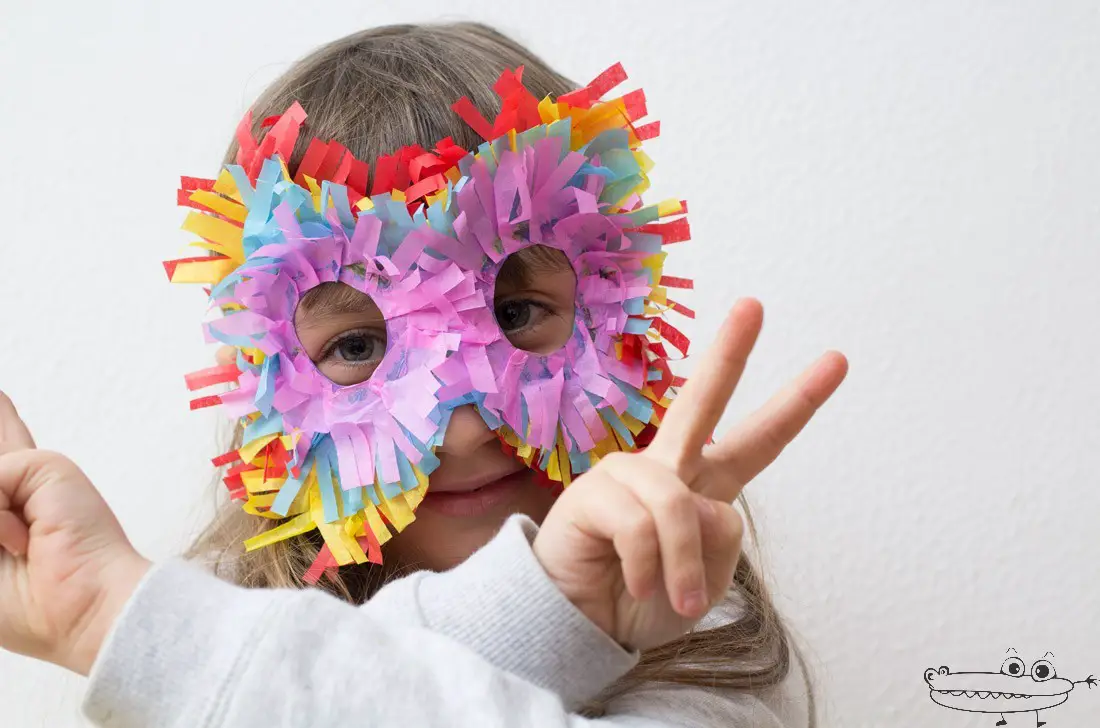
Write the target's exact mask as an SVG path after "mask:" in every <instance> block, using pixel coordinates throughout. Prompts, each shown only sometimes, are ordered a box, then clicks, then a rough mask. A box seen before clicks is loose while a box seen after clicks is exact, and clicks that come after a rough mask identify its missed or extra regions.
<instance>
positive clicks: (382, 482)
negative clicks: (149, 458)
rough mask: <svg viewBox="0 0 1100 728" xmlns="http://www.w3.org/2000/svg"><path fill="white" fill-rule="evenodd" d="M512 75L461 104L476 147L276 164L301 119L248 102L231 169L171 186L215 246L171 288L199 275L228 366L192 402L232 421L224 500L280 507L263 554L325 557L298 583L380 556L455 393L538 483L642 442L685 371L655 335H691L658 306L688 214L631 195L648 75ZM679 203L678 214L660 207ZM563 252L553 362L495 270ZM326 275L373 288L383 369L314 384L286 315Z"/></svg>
mask: <svg viewBox="0 0 1100 728" xmlns="http://www.w3.org/2000/svg"><path fill="white" fill-rule="evenodd" d="M522 71H523V69H522V67H521V68H519V69H517V70H515V71H507V72H505V73H503V74H502V75H501V77H500V79H499V80H498V82H497V83H496V85H495V86H494V89H495V90H496V91H497V93H498V94H499V95H500V96H501V99H502V111H501V113H500V114H499V115H498V116H497V118H496V119H495V120H494V121H493V122H492V123H490V122H489V121H487V120H485V119H484V118H482V117H481V115H480V114H479V113H478V112H477V111H476V110H475V109H474V107H473V105H472V103H471V102H470V101H469V100H468V99H466V98H463V99H461V100H459V101H458V102H457V103H455V104H454V105H453V107H452V108H453V109H454V111H455V112H456V113H457V114H458V115H459V116H460V117H461V118H462V119H463V120H465V121H466V123H468V124H469V125H470V126H471V127H472V128H473V129H474V130H475V131H476V132H477V133H478V134H479V136H481V137H482V138H483V139H485V142H484V143H483V144H481V145H480V146H479V147H478V148H477V149H476V150H469V151H467V150H464V149H461V148H459V147H457V146H455V145H454V144H453V142H452V141H451V139H450V138H447V139H443V140H441V141H440V142H439V143H438V144H437V145H436V147H435V148H434V149H433V150H431V151H427V150H424V149H421V148H420V147H417V146H410V147H405V148H403V149H401V150H398V151H397V152H396V153H394V154H393V155H389V156H385V157H382V158H380V159H378V160H376V161H375V162H374V165H373V169H371V168H370V167H369V166H368V164H367V163H366V162H364V161H362V160H358V159H355V158H354V157H353V156H352V155H351V153H350V152H348V151H347V150H346V149H345V148H344V147H343V146H341V145H340V144H339V143H338V142H335V141H332V142H327V143H326V142H322V141H320V140H317V139H313V140H312V141H311V143H310V145H309V146H308V148H307V151H306V153H305V155H304V157H303V158H302V160H301V163H300V164H299V165H298V168H297V169H296V170H295V171H294V173H293V175H292V174H291V172H290V171H289V170H288V168H287V166H286V161H285V160H287V159H289V158H290V154H291V151H292V150H293V148H294V145H295V142H296V141H297V139H298V135H299V133H300V132H301V130H302V127H303V124H304V122H305V119H306V114H305V111H304V110H303V109H302V108H301V107H300V106H298V105H297V103H295V105H293V106H291V107H290V108H289V109H288V110H287V111H286V112H285V113H283V114H282V115H280V116H278V117H273V118H270V119H267V120H265V121H264V122H263V123H262V124H261V130H262V131H261V135H260V139H258V140H257V139H254V138H253V136H252V131H251V129H252V120H251V117H250V116H246V117H245V118H244V120H242V122H241V124H240V126H239V128H238V131H237V135H238V139H239V142H240V151H239V153H238V155H237V164H235V165H226V166H225V168H224V169H223V170H222V171H221V173H220V175H219V176H218V177H217V179H216V180H202V179H194V178H187V177H185V178H183V180H182V185H181V190H180V193H179V201H180V204H181V205H185V206H188V207H191V208H194V210H193V211H192V212H191V213H190V214H189V215H188V217H187V219H186V221H185V223H184V225H183V228H184V229H185V230H188V231H190V232H192V233H194V234H196V235H198V236H199V237H200V238H202V240H201V241H199V242H195V243H194V244H193V245H195V246H197V247H199V248H203V249H205V250H207V251H209V254H208V255H203V256H200V257H191V258H184V259H182V260H174V261H169V262H167V263H165V267H166V269H167V271H168V276H169V279H170V280H172V281H173V282H176V283H204V284H208V285H209V286H210V288H209V289H208V291H209V296H210V301H211V305H212V306H217V307H219V308H220V310H221V312H222V314H223V315H222V316H221V317H220V318H217V319H215V320H212V321H210V322H209V323H207V324H205V331H206V335H207V339H208V340H209V341H220V342H223V343H225V344H229V345H232V346H234V347H237V348H238V356H237V362H236V364H235V365H232V366H219V367H212V368H210V369H205V370H203V371H200V372H196V373H194V374H191V375H189V376H188V377H187V384H188V387H189V388H190V389H192V390H197V389H201V388H205V387H209V386H213V385H216V384H225V383H232V384H235V387H233V388H232V389H231V390H230V391H228V392H226V393H223V394H215V395H210V396H206V397H200V398H198V399H196V400H193V401H192V403H191V407H192V409H196V408H199V407H206V406H212V405H220V406H221V407H222V408H223V409H224V411H225V412H226V413H227V414H228V415H229V416H230V417H233V418H237V419H239V420H240V423H241V424H242V425H243V428H244V433H243V440H242V442H243V444H242V446H241V447H240V448H239V449H237V450H234V451H232V452H229V453H226V454H224V455H222V456H219V457H217V458H214V461H213V462H214V464H215V465H217V466H223V465H228V466H230V467H229V468H228V472H227V475H226V477H225V482H226V485H227V486H228V488H229V491H230V494H231V496H232V497H233V498H235V499H238V500H241V501H243V507H244V508H245V510H247V511H248V512H249V513H252V514H254V515H256V516H257V517H263V518H269V519H273V521H279V523H277V524H273V527H272V528H271V529H270V530H268V531H266V532H264V533H263V534H261V535H259V536H256V537H255V538H252V539H250V540H248V541H247V542H246V548H248V549H254V548H259V547H262V546H265V545H267V544H271V543H273V542H276V541H279V540H281V539H285V538H289V537H292V536H296V535H300V534H303V533H307V532H309V531H312V530H314V529H319V530H320V532H321V534H322V536H323V537H324V544H325V545H324V548H323V549H322V551H321V553H320V555H319V556H318V558H317V561H316V562H315V563H314V564H313V566H312V567H311V568H310V570H309V572H308V573H307V574H306V578H307V579H308V580H309V581H315V580H316V579H317V578H319V577H320V575H321V574H322V573H324V572H325V570H327V569H333V568H336V567H337V566H339V565H342V564H350V563H363V562H367V561H370V562H375V563H380V562H381V559H382V554H381V546H382V544H384V543H385V542H386V541H387V540H388V539H389V538H391V536H392V531H394V530H396V531H401V530H402V529H403V528H404V527H405V526H407V525H408V524H409V523H410V522H411V521H412V520H413V518H414V511H415V509H416V507H417V506H418V504H419V503H420V501H421V500H422V499H423V497H424V494H425V491H426V489H427V488H428V487H429V484H430V476H431V473H432V471H433V470H434V469H435V467H436V466H437V465H438V464H439V460H438V459H437V458H436V456H435V454H434V451H435V449H436V448H437V447H438V446H439V445H440V444H441V443H442V441H443V436H444V433H445V432H446V428H447V423H448V420H449V418H450V415H451V413H452V412H453V410H454V408H455V407H458V406H461V405H464V404H472V405H474V406H476V408H477V411H478V412H479V413H480V415H481V417H482V418H483V419H484V420H485V422H486V424H487V425H488V427H490V428H491V429H493V430H494V431H496V433H497V434H498V436H499V437H500V439H501V441H502V443H504V444H505V446H506V447H507V448H509V449H510V450H511V451H513V452H514V454H515V456H516V457H518V458H521V459H522V460H523V461H524V462H525V463H527V465H528V466H529V467H531V468H533V469H536V470H538V471H540V472H542V473H544V474H545V476H546V478H547V479H548V481H550V482H554V483H560V484H561V486H563V487H564V486H568V485H569V483H570V482H571V480H572V479H573V478H575V477H576V476H577V475H579V474H581V473H583V472H585V471H586V470H588V469H589V468H591V467H592V465H593V464H595V463H596V462H598V461H599V459H600V458H601V457H603V456H605V455H607V454H608V453H610V452H614V451H619V450H634V449H636V448H637V447H639V446H641V445H644V444H645V443H646V442H648V439H649V437H651V436H652V432H653V429H654V428H655V426H656V425H657V424H658V423H659V422H660V419H661V416H662V415H663V413H664V411H665V409H666V408H667V406H668V404H669V401H668V397H669V396H670V395H671V393H672V390H671V389H670V388H671V387H674V386H675V385H678V384H679V383H680V382H679V381H678V380H677V378H676V377H674V376H673V375H672V373H671V371H670V369H669V366H668V363H667V359H668V351H667V350H666V348H665V343H667V344H670V345H671V346H673V347H675V348H676V349H677V350H679V351H680V352H681V353H683V354H686V353H687V348H688V342H687V340H686V338H685V337H684V336H683V335H682V334H681V333H680V332H679V331H678V330H677V329H675V328H674V327H673V326H672V325H670V324H669V323H668V322H666V321H665V319H664V318H663V315H664V314H665V313H667V312H668V311H670V310H675V311H677V312H679V313H681V314H683V315H687V316H692V315H693V314H692V312H691V311H690V310H689V309H687V308H686V307H684V306H682V305H680V304H678V303H676V302H674V301H672V300H670V299H669V298H668V294H667V289H669V288H691V282H690V281H688V280H686V279H683V278H674V277H670V276H665V275H663V273H662V269H663V262H664V257H665V253H664V252H663V246H665V245H668V244H671V243H676V242H679V241H683V240H686V239H687V238H688V226H687V220H686V218H684V217H682V215H683V214H684V213H686V205H685V204H684V203H683V202H681V201H677V200H669V201H665V202H661V203H660V204H655V205H643V204H642V202H641V199H640V194H641V193H642V192H643V191H644V190H645V189H647V187H648V184H649V182H648V178H647V172H648V171H649V170H650V168H651V166H652V164H651V162H650V160H649V158H648V157H647V156H646V155H645V154H644V152H642V151H641V143H642V141H644V140H646V139H648V138H651V137H654V136H656V135H657V133H658V131H659V126H658V123H657V122H653V123H651V124H646V125H642V126H636V125H635V122H636V121H637V120H638V119H640V118H641V117H643V116H644V115H645V114H646V110H645V97H644V95H643V93H642V92H641V91H640V90H638V91H634V92H631V93H628V94H626V95H624V96H621V97H619V98H615V99H612V100H609V101H603V100H600V99H601V97H602V96H603V95H604V94H606V93H607V92H608V91H609V90H610V89H612V88H614V87H615V86H617V85H618V84H619V83H620V82H621V81H623V80H624V79H625V78H626V74H625V73H624V72H623V69H622V67H621V66H620V65H615V66H613V67H612V68H610V69H608V70H607V71H605V72H604V73H603V74H601V75H600V76H599V77H597V78H596V80H594V81H593V82H592V83H590V84H588V85H587V86H585V87H584V88H581V89H579V90H577V91H574V92H571V93H569V94H566V95H563V96H559V97H558V98H557V99H552V98H550V97H547V98H544V99H542V100H539V99H536V98H535V97H534V96H533V95H532V94H531V93H530V92H529V91H528V90H527V89H526V88H525V87H524V86H523V83H522ZM667 217H676V219H674V220H672V221H663V222H661V221H659V220H660V219H661V218H667ZM532 245H544V246H547V247H550V248H555V249H557V250H560V251H562V252H563V253H564V254H565V256H566V257H567V258H568V260H569V262H570V264H571V265H572V267H573V270H574V272H575V274H576V279H577V284H576V311H575V316H574V322H573V331H572V335H571V336H570V337H569V340H568V341H567V342H566V343H565V345H564V346H563V347H562V348H561V349H559V350H558V351H556V352H553V353H550V354H535V353H531V352H528V351H523V350H521V349H517V348H516V347H515V346H513V345H512V343H511V342H509V341H508V339H507V338H506V337H505V336H504V335H503V333H502V332H501V329H500V327H499V326H498V324H497V321H496V320H495V317H494V309H493V298H494V284H495V280H496V276H497V273H498V272H499V270H500V267H501V265H502V264H503V262H504V261H505V259H506V258H507V257H508V256H509V255H510V254H512V253H514V252H516V251H517V250H520V249H523V248H526V247H528V246H532ZM327 282H339V283H344V284H346V285H348V286H351V287H352V288H354V289H356V290H358V291H361V292H363V293H365V294H368V295H369V296H370V297H371V298H372V299H373V301H374V302H375V303H376V304H377V306H378V308H379V309H380V310H381V312H382V315H383V317H384V318H385V328H386V335H387V336H386V339H387V345H386V350H385V354H384V356H383V358H382V360H381V362H380V364H379V365H378V366H377V368H376V369H375V371H374V372H373V374H371V376H370V377H369V378H368V379H366V381H363V382H361V383H358V384H352V385H347V386H340V385H337V384H334V383H333V382H332V381H330V380H329V379H328V378H326V377H325V376H324V375H322V374H321V373H320V372H319V371H318V369H317V367H316V365H315V364H314V363H313V362H312V361H311V360H310V358H309V356H308V355H307V353H306V352H305V351H304V349H303V347H302V345H301V342H300V340H299V338H298V334H297V332H296V331H295V327H294V314H295V310H296V308H297V305H298V302H299V300H300V299H301V297H302V296H303V295H304V294H305V293H306V292H307V291H309V290H310V289H312V288H313V287H315V286H317V285H319V284H321V283H327Z"/></svg>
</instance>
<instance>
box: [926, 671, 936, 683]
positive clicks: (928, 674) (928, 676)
mask: <svg viewBox="0 0 1100 728" xmlns="http://www.w3.org/2000/svg"><path fill="white" fill-rule="evenodd" d="M935 676H936V669H935V668H934V667H930V668H928V669H927V670H925V671H924V681H925V682H930V681H931V680H932V678H934V677H935Z"/></svg>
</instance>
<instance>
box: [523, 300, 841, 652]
mask: <svg viewBox="0 0 1100 728" xmlns="http://www.w3.org/2000/svg"><path fill="white" fill-rule="evenodd" d="M762 321H763V309H762V307H761V305H760V303H759V302H758V301H756V300H755V299H752V298H747V299H741V300H740V301H738V302H737V303H736V304H735V305H734V307H733V310H732V311H731V312H730V315H729V317H728V318H727V319H726V322H725V323H724V324H723V326H722V328H721V330H720V331H719V333H718V337H717V341H715V343H714V345H713V346H712V347H711V348H710V350H708V352H707V353H706V354H705V355H704V357H703V359H702V360H701V361H700V362H699V363H698V364H697V365H696V368H695V372H694V374H693V376H692V377H691V379H690V380H689V381H688V383H687V384H686V385H685V386H684V387H683V389H682V390H681V391H680V393H679V396H677V398H676V399H675V400H674V401H673V404H672V406H671V407H669V409H668V411H667V412H666V413H665V418H664V420H663V422H662V424H661V427H660V428H659V429H658V431H657V434H656V436H655V437H654V439H653V441H652V443H651V444H650V446H649V447H648V448H647V449H646V450H644V451H641V452H636V453H616V454H614V455H612V456H609V457H606V458H604V459H603V460H601V461H600V462H599V463H598V464H597V465H596V466H595V467H594V468H593V469H592V470H591V471H589V472H588V473H585V474H584V475H583V476H581V477H580V478H578V479H577V480H576V481H574V483H573V484H572V485H571V486H570V487H569V488H567V489H566V490H565V491H564V492H563V493H562V495H561V496H560V497H559V498H558V500H557V502H556V503H555V504H554V507H553V508H552V509H551V510H550V513H549V514H547V516H546V519H545V520H544V521H543V524H542V527H541V528H540V530H539V533H538V535H537V536H536V537H535V542H534V544H533V548H534V551H535V555H536V557H538V559H539V561H540V563H541V564H542V566H543V568H544V569H545V570H546V572H547V574H548V575H549V576H550V578H551V579H552V580H553V581H554V582H555V583H556V584H557V586H558V587H559V588H560V589H561V590H562V592H563V593H564V594H565V595H566V597H568V598H569V599H570V601H572V602H573V604H575V605H576V606H577V607H578V608H579V609H580V610H581V611H582V612H584V613H585V615H586V616H588V617H589V618H590V619H591V620H593V621H594V622H595V623H596V624H598V625H599V626H600V627H601V628H603V629H604V631H606V632H607V633H608V634H609V635H611V637H613V638H614V639H615V640H616V641H618V642H619V643H620V644H622V645H624V646H626V647H627V648H629V649H648V648H650V647H654V646H657V645H660V644H664V643H665V642H668V641H670V640H672V639H675V638H677V637H679V636H680V635H682V634H684V633H685V632H687V631H688V630H689V629H690V628H691V627H692V626H693V625H694V624H695V623H696V622H697V621H698V620H699V618H701V617H702V616H703V615H704V614H706V613H707V611H708V610H709V609H710V608H711V607H712V606H713V605H714V604H716V603H717V602H719V601H721V599H722V598H723V597H724V595H725V594H726V591H727V590H728V588H729V586H730V584H731V581H732V578H733V572H734V568H735V567H736V565H737V559H738V557H739V555H740V550H741V537H742V533H743V523H742V520H741V517H740V515H739V514H738V512H737V511H736V510H735V509H734V508H733V507H732V505H731V504H732V502H733V501H734V500H735V499H736V498H737V496H738V495H739V494H740V493H741V490H742V488H744V487H745V485H746V484H747V483H748V482H749V481H750V480H752V478H754V477H755V476H756V475H757V474H758V473H759V472H760V471H762V470H763V469H764V468H765V467H767V466H768V465H769V464H770V463H771V462H772V461H774V460H775V459H776V458H777V457H778V456H779V453H780V452H781V451H782V450H783V448H784V447H785V446H786V445H787V444H788V443H789V442H791V440H793V439H794V438H795V436H796V435H798V433H799V432H800V431H801V430H802V428H803V427H804V426H805V425H806V423H807V422H809V420H810V418H811V417H812V416H813V414H814V413H815V412H816V411H817V409H818V408H819V407H821V405H822V404H824V403H825V401H826V400H827V399H828V398H829V397H830V396H831V395H832V393H833V392H834V391H835V390H836V388H837V387H838V386H840V383H841V381H843V379H844V377H845V375H846V374H847V370H848V362H847V360H846V359H845V358H844V355H843V354H840V353H839V352H827V353H826V354H824V355H823V356H822V357H821V358H820V359H818V360H817V361H816V362H815V363H814V364H812V365H811V366H810V367H809V368H808V369H806V370H805V371H804V372H803V373H802V374H801V375H800V376H799V377H798V378H796V379H795V380H794V381H793V382H791V383H790V384H789V385H787V386H786V387H785V388H784V389H783V390H781V391H780V392H778V393H777V394H776V395H774V396H773V397H772V398H771V400H769V401H768V402H767V403H766V404H765V405H764V406H763V407H762V408H761V409H760V410H758V411H757V412H756V413H754V414H753V415H752V416H750V417H749V418H748V419H747V420H746V421H745V422H743V423H742V424H741V425H740V426H738V427H736V428H735V429H734V430H732V431H731V432H730V433H728V434H727V435H725V436H724V437H722V438H721V439H720V440H719V441H718V442H717V443H716V444H714V445H707V442H708V440H709V439H710V437H711V434H712V433H713V432H714V428H715V427H716V426H717V425H718V421H719V419H720V418H721V416H722V413H723V412H724V411H725V409H726V405H727V403H728V402H729V399H730V397H731V396H732V395H733V391H734V389H735V388H736V386H737V382H738V380H739V379H740V378H741V373H742V372H743V371H744V368H745V363H746V361H747V360H748V356H749V353H750V352H751V351H752V348H753V346H754V344H755V343H756V338H757V336H758V334H759V333H760V327H761V325H762Z"/></svg>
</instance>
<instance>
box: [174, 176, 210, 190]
mask: <svg viewBox="0 0 1100 728" xmlns="http://www.w3.org/2000/svg"><path fill="white" fill-rule="evenodd" d="M180 189H183V190H187V191H188V192H193V191H195V190H212V189H214V180H212V179H206V178H205V177H180Z"/></svg>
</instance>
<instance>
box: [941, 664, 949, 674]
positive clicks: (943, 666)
mask: <svg viewBox="0 0 1100 728" xmlns="http://www.w3.org/2000/svg"><path fill="white" fill-rule="evenodd" d="M950 672H951V671H950V670H948V669H947V665H940V674H941V675H947V674H948V673H950Z"/></svg>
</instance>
